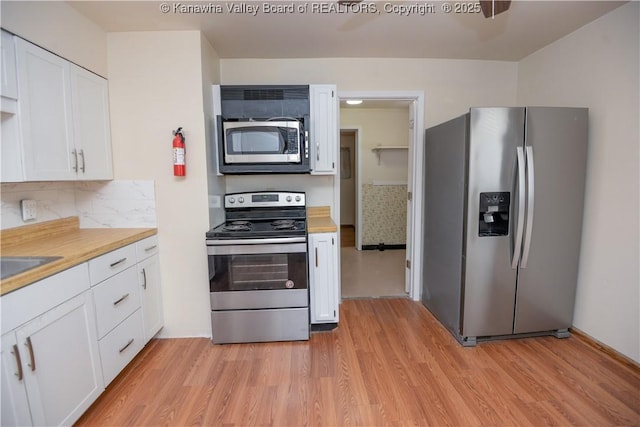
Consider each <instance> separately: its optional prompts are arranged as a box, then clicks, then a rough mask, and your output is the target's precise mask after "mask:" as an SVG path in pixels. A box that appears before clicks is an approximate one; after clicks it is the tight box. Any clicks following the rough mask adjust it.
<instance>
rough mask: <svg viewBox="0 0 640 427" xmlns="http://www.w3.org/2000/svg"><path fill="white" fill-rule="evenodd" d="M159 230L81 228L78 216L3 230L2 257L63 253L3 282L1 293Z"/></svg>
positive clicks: (18, 287)
mask: <svg viewBox="0 0 640 427" xmlns="http://www.w3.org/2000/svg"><path fill="white" fill-rule="evenodd" d="M156 233H157V230H156V229H155V228H80V227H79V220H78V217H69V218H63V219H59V220H54V221H46V222H41V223H38V224H33V225H25V226H22V227H16V228H11V229H7V230H2V234H0V255H2V256H59V257H62V258H60V259H58V260H55V261H52V262H50V263H47V264H44V265H42V266H40V267H36V268H33V269H31V270H27V271H25V272H22V273H20V274H16V275H15V276H11V277H7V278H6V279H4V280H1V281H0V295H4V294H6V293H9V292H12V291H15V290H16V289H20V288H21V287H23V286H27V285H30V284H32V283H34V282H36V281H38V280H41V279H44V278H45V277H48V276H51V275H53V274H56V273H59V272H61V271H63V270H66V269H68V268H71V267H73V266H75V265H78V264H81V263H83V262H85V261H88V260H90V259H92V258H95V257H97V256H99V255H102V254H105V253H107V252H110V251H113V250H115V249H118V248H121V247H123V246H126V245H128V244H130V243H134V242H137V241H138V240H142V239H144V238H145V237H149V236H153V235H154V234H156Z"/></svg>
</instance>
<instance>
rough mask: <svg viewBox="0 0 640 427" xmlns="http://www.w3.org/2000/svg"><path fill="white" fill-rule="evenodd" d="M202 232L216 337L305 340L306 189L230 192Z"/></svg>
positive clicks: (219, 340)
mask: <svg viewBox="0 0 640 427" xmlns="http://www.w3.org/2000/svg"><path fill="white" fill-rule="evenodd" d="M224 207H225V213H226V222H225V223H224V224H221V225H219V226H217V227H215V228H213V229H212V230H210V231H209V232H207V235H206V236H207V254H208V258H209V286H210V299H211V324H212V331H213V342H214V343H216V344H223V343H242V342H262V341H294V340H308V339H309V287H308V274H307V227H306V213H307V209H306V201H305V194H304V193H297V192H254V193H234V194H227V195H225V197H224Z"/></svg>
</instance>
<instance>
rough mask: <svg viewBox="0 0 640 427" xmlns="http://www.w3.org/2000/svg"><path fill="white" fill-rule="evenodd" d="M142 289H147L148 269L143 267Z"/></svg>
mask: <svg viewBox="0 0 640 427" xmlns="http://www.w3.org/2000/svg"><path fill="white" fill-rule="evenodd" d="M142 289H147V269H146V268H143V269H142Z"/></svg>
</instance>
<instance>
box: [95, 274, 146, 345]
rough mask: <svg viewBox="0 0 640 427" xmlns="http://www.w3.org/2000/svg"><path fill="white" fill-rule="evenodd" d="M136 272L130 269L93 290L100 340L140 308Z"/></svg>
mask: <svg viewBox="0 0 640 427" xmlns="http://www.w3.org/2000/svg"><path fill="white" fill-rule="evenodd" d="M136 272H137V270H136V268H135V267H134V268H129V269H127V270H125V271H123V272H122V273H119V274H116V275H115V276H113V277H111V278H109V279H107V280H105V281H104V282H102V283H100V284H99V285H98V286H96V287H95V288H93V299H94V301H95V305H96V318H97V320H98V322H97V324H98V338H102V337H103V336H105V335H106V334H107V333H108V332H109V331H110V330H112V329H113V328H114V327H115V326H116V325H117V324H118V323H120V322H122V321H123V320H124V319H125V318H127V316H129V315H130V314H131V313H133V312H134V311H136V310H137V309H138V308H139V307H140V293H139V291H138V275H137V274H136Z"/></svg>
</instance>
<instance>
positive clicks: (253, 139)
mask: <svg viewBox="0 0 640 427" xmlns="http://www.w3.org/2000/svg"><path fill="white" fill-rule="evenodd" d="M222 127H223V134H224V161H225V163H228V164H234V163H300V162H301V152H300V151H301V150H300V123H299V122H297V121H273V122H269V121H264V122H223V125H222Z"/></svg>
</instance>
